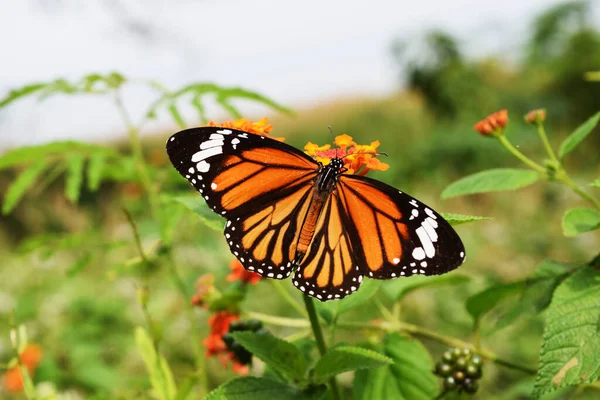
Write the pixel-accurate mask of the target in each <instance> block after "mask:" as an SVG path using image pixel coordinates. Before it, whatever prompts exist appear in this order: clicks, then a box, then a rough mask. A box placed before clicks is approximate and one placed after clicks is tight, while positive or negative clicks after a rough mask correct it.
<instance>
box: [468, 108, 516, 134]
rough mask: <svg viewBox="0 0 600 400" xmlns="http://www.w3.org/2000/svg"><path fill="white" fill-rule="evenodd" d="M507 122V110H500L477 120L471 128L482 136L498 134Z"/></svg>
mask: <svg viewBox="0 0 600 400" xmlns="http://www.w3.org/2000/svg"><path fill="white" fill-rule="evenodd" d="M507 123H508V111H506V110H500V111H497V112H495V113H493V114H491V115H488V116H487V117H486V118H485V119H483V120H481V121H479V122H477V123H476V124H475V125H474V126H473V129H475V130H476V131H477V132H479V133H480V134H481V135H483V136H500V135H502V132H503V131H504V127H505V126H506V124H507Z"/></svg>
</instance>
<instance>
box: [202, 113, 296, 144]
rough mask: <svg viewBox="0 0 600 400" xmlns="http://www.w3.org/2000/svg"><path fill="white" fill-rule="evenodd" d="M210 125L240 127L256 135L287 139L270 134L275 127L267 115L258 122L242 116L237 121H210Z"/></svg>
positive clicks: (280, 140) (281, 139)
mask: <svg viewBox="0 0 600 400" xmlns="http://www.w3.org/2000/svg"><path fill="white" fill-rule="evenodd" d="M208 126H218V127H220V128H231V129H239V130H240V131H244V132H248V133H254V134H255V135H260V136H266V137H269V138H271V139H274V140H277V141H279V142H283V141H285V138H283V137H272V136H270V135H269V132H271V129H273V125H271V124H269V119H268V118H267V117H264V118H263V119H261V120H260V121H258V122H252V121H250V120H248V119H246V118H240V119H238V120H236V121H225V122H220V123H216V122H214V121H209V122H208Z"/></svg>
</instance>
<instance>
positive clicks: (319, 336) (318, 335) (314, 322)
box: [302, 295, 342, 400]
mask: <svg viewBox="0 0 600 400" xmlns="http://www.w3.org/2000/svg"><path fill="white" fill-rule="evenodd" d="M302 297H303V298H304V305H305V306H306V312H307V313H308V318H309V320H310V325H311V328H312V331H313V335H315V340H316V341H317V348H318V349H319V353H320V354H321V357H323V356H324V355H325V353H326V352H327V347H326V346H325V339H324V338H323V331H322V330H321V325H320V324H319V317H318V316H317V310H316V309H315V303H314V302H313V299H312V297H309V296H307V295H303V296H302ZM329 386H331V395H332V397H333V399H334V400H340V399H341V398H342V397H341V395H340V388H339V387H338V385H337V382H336V380H335V377H332V378H331V379H330V380H329Z"/></svg>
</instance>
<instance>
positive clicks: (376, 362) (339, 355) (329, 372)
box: [312, 346, 394, 383]
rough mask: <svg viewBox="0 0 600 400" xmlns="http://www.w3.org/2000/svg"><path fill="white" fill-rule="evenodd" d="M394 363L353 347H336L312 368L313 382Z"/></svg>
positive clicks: (375, 353) (321, 381)
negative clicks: (343, 373)
mask: <svg viewBox="0 0 600 400" xmlns="http://www.w3.org/2000/svg"><path fill="white" fill-rule="evenodd" d="M393 363H394V361H393V360H392V359H391V358H389V357H386V356H383V355H381V354H379V353H377V352H375V351H372V350H368V349H363V348H360V347H354V346H337V347H334V348H332V349H330V350H328V351H327V353H325V354H324V355H323V357H322V358H321V359H320V360H319V361H317V364H316V365H315V367H314V368H313V370H312V372H313V373H314V380H315V382H317V383H325V382H326V381H327V380H328V379H329V378H332V377H334V376H336V375H338V374H341V373H342V372H347V371H355V370H362V369H371V368H380V367H385V366H387V365H390V364H393Z"/></svg>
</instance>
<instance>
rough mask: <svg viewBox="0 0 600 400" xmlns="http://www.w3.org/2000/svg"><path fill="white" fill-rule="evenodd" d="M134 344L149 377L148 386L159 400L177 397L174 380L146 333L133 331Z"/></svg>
mask: <svg viewBox="0 0 600 400" xmlns="http://www.w3.org/2000/svg"><path fill="white" fill-rule="evenodd" d="M135 343H136V346H137V348H138V351H139V352H140V354H141V355H142V358H143V359H144V363H145V364H146V369H147V370H148V374H149V375H150V384H151V385H152V388H153V389H154V392H155V394H156V396H157V397H158V398H159V399H161V400H171V399H174V398H175V396H176V395H177V388H176V386H175V379H174V378H173V373H172V372H171V369H170V368H169V364H168V363H167V360H165V358H164V357H163V356H162V355H160V354H158V353H157V352H156V349H155V348H154V343H153V342H152V339H151V338H150V335H148V332H146V330H145V329H144V328H142V327H139V326H138V327H137V328H136V329H135Z"/></svg>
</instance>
